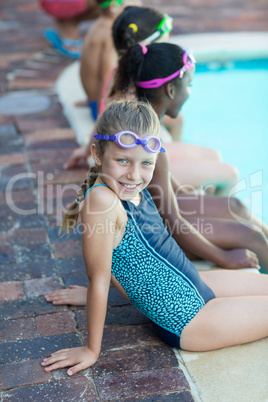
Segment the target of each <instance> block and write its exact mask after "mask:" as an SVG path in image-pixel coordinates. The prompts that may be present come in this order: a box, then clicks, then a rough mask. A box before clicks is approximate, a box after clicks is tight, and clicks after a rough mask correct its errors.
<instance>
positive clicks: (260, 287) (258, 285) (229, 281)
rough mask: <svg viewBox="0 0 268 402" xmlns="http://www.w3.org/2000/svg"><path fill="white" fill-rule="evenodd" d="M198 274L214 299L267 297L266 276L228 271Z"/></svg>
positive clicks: (267, 280) (267, 278) (267, 284)
mask: <svg viewBox="0 0 268 402" xmlns="http://www.w3.org/2000/svg"><path fill="white" fill-rule="evenodd" d="M199 274H200V277H201V279H202V281H204V282H205V283H206V284H207V285H208V286H209V287H210V288H211V289H212V290H213V292H214V294H215V296H216V297H220V298H223V297H244V296H268V275H264V274H258V273H252V272H245V271H230V270H228V269H219V270H215V271H203V272H200V273H199ZM267 319H268V316H267Z"/></svg>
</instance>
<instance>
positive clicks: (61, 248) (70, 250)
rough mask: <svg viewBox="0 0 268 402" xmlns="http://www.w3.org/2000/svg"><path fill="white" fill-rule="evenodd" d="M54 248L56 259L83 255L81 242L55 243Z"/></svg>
mask: <svg viewBox="0 0 268 402" xmlns="http://www.w3.org/2000/svg"><path fill="white" fill-rule="evenodd" d="M52 248H53V251H54V254H55V257H56V258H67V257H78V256H80V255H82V244H81V240H66V241H65V242H62V243H60V242H59V243H57V242H56V243H53V244H52Z"/></svg>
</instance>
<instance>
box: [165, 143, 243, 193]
mask: <svg viewBox="0 0 268 402" xmlns="http://www.w3.org/2000/svg"><path fill="white" fill-rule="evenodd" d="M170 145H173V146H174V144H173V143H172V144H170ZM166 148H167V147H166ZM167 152H169V151H167ZM178 160H179V163H178ZM170 170H171V173H172V175H173V176H174V177H175V178H176V179H177V180H179V182H180V183H181V184H182V185H183V186H185V187H187V186H189V188H192V187H194V188H198V187H200V186H203V187H204V188H205V187H206V186H208V185H209V186H210V185H213V186H215V187H216V193H217V194H218V195H228V193H229V191H230V189H231V188H232V187H233V186H234V185H235V184H236V183H237V180H238V172H237V170H236V168H235V167H233V166H231V165H228V164H226V163H221V162H217V161H213V160H205V159H203V160H202V159H195V160H193V159H185V158H184V159H183V158H182V159H180V157H179V156H178V155H177V156H176V158H171V157H170Z"/></svg>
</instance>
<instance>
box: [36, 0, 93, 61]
mask: <svg viewBox="0 0 268 402" xmlns="http://www.w3.org/2000/svg"><path fill="white" fill-rule="evenodd" d="M39 3H40V6H41V7H42V8H43V9H44V10H45V12H46V13H47V14H49V15H50V16H51V17H53V18H54V23H55V25H56V30H54V29H51V28H48V29H45V31H44V36H45V38H46V39H47V40H48V42H49V43H50V44H51V45H52V46H53V47H54V48H55V49H56V50H57V51H58V52H59V53H61V54H63V55H64V56H67V57H71V58H74V59H76V58H79V57H80V55H81V47H82V43H83V41H82V39H80V33H79V29H78V27H79V23H80V22H82V21H86V20H92V19H95V18H97V17H98V16H99V14H100V10H99V7H98V4H97V3H96V1H95V0H39Z"/></svg>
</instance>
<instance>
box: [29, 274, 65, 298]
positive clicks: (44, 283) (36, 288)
mask: <svg viewBox="0 0 268 402" xmlns="http://www.w3.org/2000/svg"><path fill="white" fill-rule="evenodd" d="M24 288H25V292H26V294H27V296H28V297H37V296H42V295H46V294H48V293H49V292H52V291H53V290H57V289H61V288H62V282H61V280H60V278H58V277H57V276H50V277H48V278H38V279H29V280H27V281H24Z"/></svg>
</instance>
